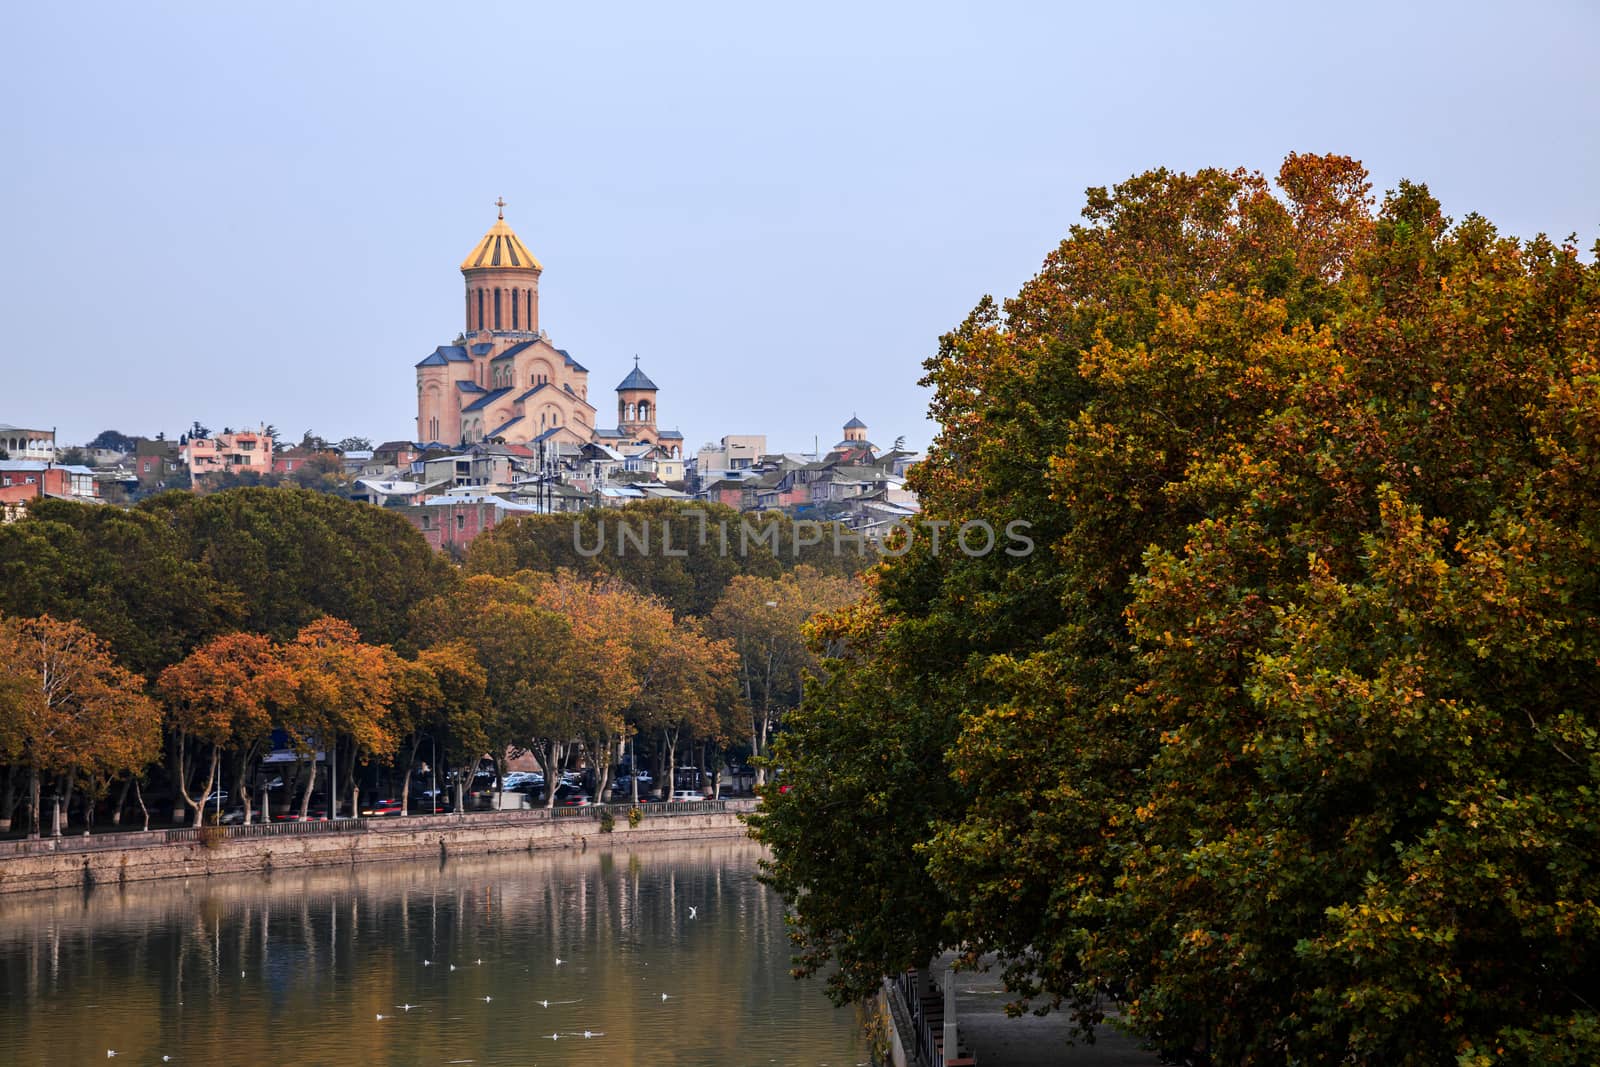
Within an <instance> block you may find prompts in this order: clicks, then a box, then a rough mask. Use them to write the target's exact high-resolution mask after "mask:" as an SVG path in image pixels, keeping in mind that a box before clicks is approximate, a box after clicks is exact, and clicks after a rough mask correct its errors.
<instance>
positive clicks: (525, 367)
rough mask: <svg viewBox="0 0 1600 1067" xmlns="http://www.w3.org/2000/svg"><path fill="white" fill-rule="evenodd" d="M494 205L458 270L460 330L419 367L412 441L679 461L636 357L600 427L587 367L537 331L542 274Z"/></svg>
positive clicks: (679, 439) (677, 439) (677, 443)
mask: <svg viewBox="0 0 1600 1067" xmlns="http://www.w3.org/2000/svg"><path fill="white" fill-rule="evenodd" d="M499 206H500V209H501V210H500V217H499V218H498V219H496V220H495V224H494V225H493V226H491V227H490V228H489V232H488V233H486V234H484V235H483V238H482V239H481V240H480V241H479V242H478V243H477V245H476V246H475V247H474V248H473V249H472V251H471V252H470V253H468V254H467V258H466V259H464V260H462V262H461V274H462V277H463V278H465V279H466V326H465V329H463V331H462V332H461V334H460V336H458V337H457V338H456V339H455V341H454V342H452V343H451V344H448V345H440V346H439V347H437V348H436V349H434V350H433V352H432V353H430V354H429V355H428V356H426V357H425V358H424V359H423V360H422V361H421V362H420V363H418V364H417V440H418V441H420V442H425V443H438V444H442V445H445V446H447V447H456V446H458V445H467V444H473V443H475V442H479V441H500V442H504V443H505V444H533V443H542V442H551V441H554V442H558V443H570V444H587V443H590V442H595V443H598V444H604V445H610V446H612V447H614V448H626V447H630V446H633V445H654V446H659V447H660V448H661V450H662V451H663V452H664V453H666V454H668V455H673V456H677V455H681V454H682V447H683V435H682V434H681V433H678V432H677V431H675V430H659V429H658V428H657V425H656V422H657V412H656V393H657V392H658V390H657V388H656V384H655V383H654V382H652V381H651V380H650V379H649V378H648V377H647V376H646V375H645V373H644V372H643V371H641V370H640V369H639V367H638V359H637V358H635V360H634V368H633V371H632V372H631V373H630V374H629V375H628V376H627V377H626V378H625V379H623V381H622V383H621V384H620V385H618V386H617V389H616V393H617V417H616V422H615V423H611V424H607V425H600V424H597V422H598V420H597V418H596V409H595V406H594V404H592V403H591V402H590V400H589V371H588V368H586V367H584V366H583V364H581V363H579V362H578V361H577V360H576V359H574V358H572V355H571V354H570V353H569V352H567V351H566V350H565V349H562V348H557V347H556V346H555V345H554V344H552V343H551V341H550V337H549V335H548V334H546V333H545V332H544V330H543V329H541V328H540V326H539V275H540V274H542V273H543V271H544V268H543V266H541V265H540V263H539V261H538V260H537V259H535V258H534V256H533V254H532V253H531V252H529V251H528V246H527V245H526V244H524V243H523V242H522V239H521V238H520V237H518V236H517V235H516V233H515V232H514V231H513V230H512V229H511V227H510V226H509V225H507V223H506V219H505V205H504V203H503V202H500V203H499ZM606 417H607V418H609V412H608V413H607V416H606Z"/></svg>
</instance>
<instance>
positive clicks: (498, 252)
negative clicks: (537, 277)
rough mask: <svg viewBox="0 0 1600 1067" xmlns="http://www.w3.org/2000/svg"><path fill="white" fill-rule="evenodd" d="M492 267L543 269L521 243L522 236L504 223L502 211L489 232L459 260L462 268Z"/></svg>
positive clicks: (481, 268) (479, 268) (504, 217)
mask: <svg viewBox="0 0 1600 1067" xmlns="http://www.w3.org/2000/svg"><path fill="white" fill-rule="evenodd" d="M492 267H520V268H522V269H523V270H543V269H544V268H543V267H542V266H540V265H539V261H538V260H537V259H534V258H533V253H532V252H529V251H528V246H527V245H525V244H523V243H522V238H520V237H518V236H517V235H516V234H515V233H513V232H512V230H511V227H510V226H507V225H506V216H505V213H504V212H503V211H502V212H501V214H500V217H499V218H498V219H496V220H495V224H494V225H493V226H491V227H489V232H488V233H486V234H484V235H483V239H482V240H481V241H479V242H478V244H477V246H476V247H474V248H473V250H472V251H471V252H469V253H468V254H467V258H466V259H463V260H462V261H461V269H462V270H483V269H486V268H492Z"/></svg>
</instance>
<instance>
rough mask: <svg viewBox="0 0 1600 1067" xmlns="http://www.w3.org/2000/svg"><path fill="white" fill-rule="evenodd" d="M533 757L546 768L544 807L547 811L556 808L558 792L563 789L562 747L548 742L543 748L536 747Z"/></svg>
mask: <svg viewBox="0 0 1600 1067" xmlns="http://www.w3.org/2000/svg"><path fill="white" fill-rule="evenodd" d="M533 755H534V758H535V759H537V760H538V761H539V766H541V767H543V768H544V806H545V808H546V809H549V808H553V807H555V806H556V790H558V789H560V788H561V758H562V746H561V745H560V744H558V743H556V742H554V741H547V742H546V743H545V744H544V746H543V747H540V746H535V747H534V750H533Z"/></svg>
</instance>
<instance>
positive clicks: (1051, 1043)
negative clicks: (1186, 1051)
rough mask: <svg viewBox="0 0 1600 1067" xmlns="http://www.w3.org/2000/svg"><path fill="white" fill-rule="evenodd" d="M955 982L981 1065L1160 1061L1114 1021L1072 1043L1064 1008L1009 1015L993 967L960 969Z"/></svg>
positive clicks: (964, 1036) (1118, 1065) (1116, 1065)
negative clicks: (1092, 1038)
mask: <svg viewBox="0 0 1600 1067" xmlns="http://www.w3.org/2000/svg"><path fill="white" fill-rule="evenodd" d="M949 962H950V961H949V960H948V959H945V960H941V961H940V964H939V967H940V969H939V970H938V971H936V972H935V973H936V975H937V977H938V980H939V981H940V982H943V981H944V971H943V968H944V967H946V966H948V965H949ZM955 986H956V1019H957V1020H958V1025H959V1026H960V1028H961V1040H962V1044H963V1045H964V1046H965V1047H966V1048H967V1049H969V1050H970V1051H971V1052H972V1054H973V1056H974V1057H975V1058H976V1059H977V1061H978V1067H1045V1065H1050V1067H1057V1065H1059V1067H1156V1065H1157V1064H1159V1063H1160V1062H1161V1060H1160V1059H1159V1058H1158V1057H1157V1056H1156V1054H1155V1053H1154V1052H1150V1051H1147V1050H1145V1049H1143V1048H1142V1047H1141V1046H1140V1044H1139V1042H1138V1041H1137V1040H1136V1039H1134V1038H1131V1037H1129V1036H1127V1035H1126V1034H1124V1033H1122V1032H1121V1031H1119V1030H1117V1029H1116V1028H1115V1027H1113V1026H1112V1025H1111V1024H1110V1023H1102V1024H1101V1025H1100V1026H1098V1027H1097V1028H1096V1029H1095V1042H1094V1044H1092V1045H1087V1044H1084V1043H1083V1042H1082V1041H1081V1040H1080V1041H1079V1042H1078V1043H1077V1044H1068V1036H1069V1034H1070V1033H1071V1030H1072V1023H1071V1019H1070V1018H1069V1017H1068V1016H1067V1015H1066V1014H1065V1013H1063V1012H1054V1011H1053V1012H1051V1013H1050V1014H1048V1015H1045V1016H1038V1015H1032V1014H1028V1015H1024V1016H1022V1017H1021V1018H1018V1019H1012V1018H1008V1017H1007V1016H1006V1013H1005V1005H1006V1002H1007V1001H1008V1000H1010V999H1011V998H1010V997H1009V996H1008V995H1007V994H1006V992H1005V991H1004V990H1003V989H1001V987H1000V979H999V976H998V975H997V974H995V973H994V972H992V971H991V972H989V973H988V974H984V973H981V972H977V973H975V972H972V971H962V972H957V974H956V975H955Z"/></svg>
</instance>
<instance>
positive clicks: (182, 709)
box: [156, 633, 295, 826]
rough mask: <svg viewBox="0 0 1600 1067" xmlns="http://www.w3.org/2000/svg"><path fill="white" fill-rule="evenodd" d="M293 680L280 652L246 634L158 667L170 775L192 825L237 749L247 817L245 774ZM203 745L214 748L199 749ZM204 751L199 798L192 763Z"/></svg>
mask: <svg viewBox="0 0 1600 1067" xmlns="http://www.w3.org/2000/svg"><path fill="white" fill-rule="evenodd" d="M294 681H295V679H294V678H293V677H292V675H291V674H290V671H289V669H288V667H287V666H286V664H285V662H284V657H283V654H282V652H281V650H279V649H278V648H277V647H276V646H274V645H273V643H272V642H271V641H270V640H269V639H268V638H266V637H263V636H262V635H260V634H249V633H231V634H223V635H222V636H221V637H216V638H213V639H212V640H210V641H208V642H206V643H205V644H204V645H202V646H200V647H199V648H197V649H195V650H194V651H193V652H191V653H190V654H189V655H188V656H186V657H185V658H184V659H183V660H182V661H180V662H178V663H175V664H173V665H172V666H170V667H168V668H167V669H166V670H164V671H162V672H161V676H160V678H159V679H158V680H157V683H156V689H157V691H158V692H159V694H160V695H161V697H162V699H163V700H164V701H165V703H166V705H167V725H168V729H169V731H170V735H171V739H172V740H171V746H172V762H173V767H172V776H173V781H174V783H175V784H176V785H177V788H178V792H179V795H180V796H181V797H182V798H183V802H184V804H185V805H186V806H187V807H188V808H189V809H190V811H191V812H192V813H193V821H194V824H195V825H197V826H198V825H199V824H200V821H201V818H202V816H203V814H204V811H205V805H206V800H207V798H209V797H210V796H211V794H212V792H213V791H214V790H215V788H216V787H218V786H219V785H220V782H219V780H218V773H219V770H220V769H221V766H222V758H223V753H224V751H225V750H231V751H232V752H234V753H235V756H236V766H235V775H234V782H235V789H236V790H237V791H238V792H239V793H241V794H242V795H243V799H244V804H245V818H246V821H248V820H249V815H250V806H251V796H250V791H249V789H248V788H247V786H248V783H247V782H246V780H245V776H244V774H243V773H241V772H243V771H245V769H247V768H249V767H252V766H253V765H254V764H255V762H256V760H257V759H259V758H260V755H261V752H262V750H263V749H264V747H265V746H266V745H267V743H268V742H269V740H270V737H271V734H272V725H273V713H274V710H275V709H276V708H278V707H281V706H284V705H286V704H288V703H289V701H290V699H291V694H292V692H293V686H294ZM205 748H209V750H210V751H209V752H208V753H202V752H200V751H196V750H197V749H205ZM202 754H204V755H205V756H207V757H208V758H207V761H206V763H205V768H206V770H205V778H204V781H203V784H202V785H201V786H200V788H199V790H198V796H195V795H193V794H192V793H191V781H192V778H193V771H194V763H193V761H194V760H195V759H197V758H199V757H200V756H201V755H202Z"/></svg>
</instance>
